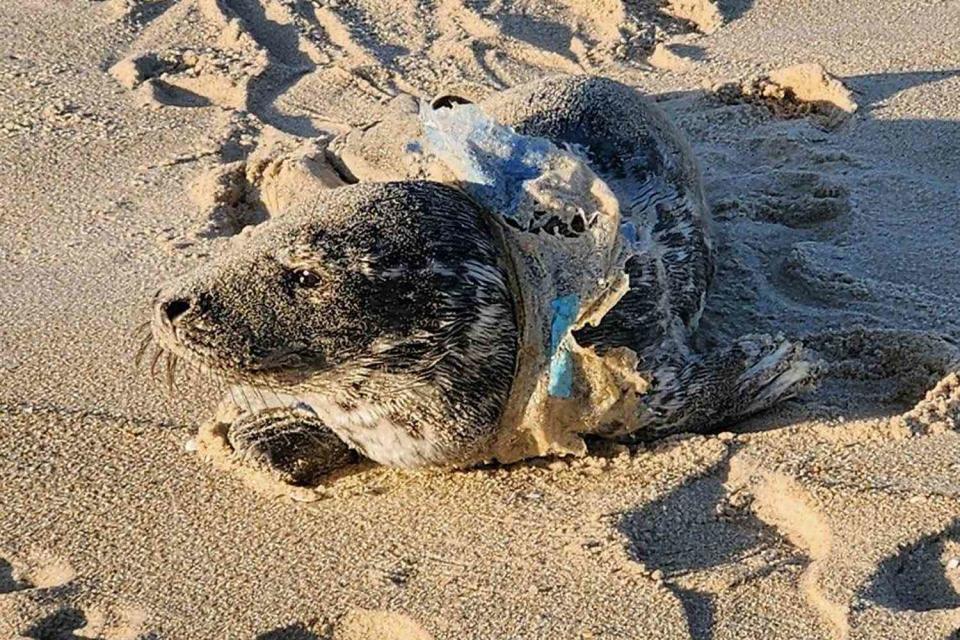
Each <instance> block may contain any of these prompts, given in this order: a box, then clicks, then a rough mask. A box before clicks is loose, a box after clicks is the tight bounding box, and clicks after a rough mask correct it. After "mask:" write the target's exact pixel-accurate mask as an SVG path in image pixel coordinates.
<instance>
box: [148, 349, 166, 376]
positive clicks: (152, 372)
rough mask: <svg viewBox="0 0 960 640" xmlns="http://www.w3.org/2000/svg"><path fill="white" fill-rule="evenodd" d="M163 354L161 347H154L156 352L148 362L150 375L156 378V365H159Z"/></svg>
mask: <svg viewBox="0 0 960 640" xmlns="http://www.w3.org/2000/svg"><path fill="white" fill-rule="evenodd" d="M163 354H164V350H163V349H162V348H161V347H156V351H155V352H154V353H153V358H151V360H150V375H151V376H154V377H156V375H157V372H158V364H159V363H160V357H161V356H162V355H163Z"/></svg>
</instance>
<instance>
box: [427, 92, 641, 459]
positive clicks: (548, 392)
mask: <svg viewBox="0 0 960 640" xmlns="http://www.w3.org/2000/svg"><path fill="white" fill-rule="evenodd" d="M420 119H421V137H420V139H419V140H412V141H410V143H409V144H408V149H411V150H415V151H416V153H422V154H424V155H425V156H427V157H428V158H429V163H430V164H432V165H434V166H433V168H432V170H431V171H430V173H431V175H433V176H443V177H444V179H446V180H448V181H450V182H453V183H455V184H457V185H458V186H459V187H460V188H461V189H463V190H464V191H465V192H466V193H468V194H469V195H470V196H471V197H472V198H474V199H475V200H476V201H477V202H478V203H480V204H481V205H483V206H484V207H485V209H486V210H487V211H489V212H490V213H491V214H492V216H493V217H494V219H495V220H496V221H497V222H498V223H499V224H497V225H496V228H497V229H498V230H499V233H500V234H501V235H502V239H503V242H504V245H505V246H506V247H507V252H508V254H509V259H510V262H511V266H512V267H513V269H512V270H513V274H512V275H513V286H514V293H515V295H516V298H517V300H518V301H519V305H520V307H521V313H520V314H519V315H520V318H521V344H520V353H519V362H518V366H517V371H516V377H515V380H514V384H513V388H512V390H511V396H510V399H509V401H508V405H507V407H506V409H505V411H504V415H503V417H502V424H501V429H500V433H501V437H500V440H499V442H498V443H497V444H496V445H495V447H494V451H493V453H494V456H493V457H495V458H497V459H498V460H500V461H504V462H508V461H513V460H519V459H522V458H527V457H531V456H538V455H547V454H560V455H562V454H580V453H583V452H584V451H585V446H584V443H583V440H582V437H581V435H582V434H587V433H601V432H602V433H611V432H620V433H622V432H626V431H629V430H630V424H631V423H633V422H636V420H637V416H638V412H640V411H643V408H642V396H643V394H644V393H645V392H646V390H647V388H648V383H647V381H646V380H644V379H643V378H642V377H641V376H640V375H639V374H638V373H637V371H636V367H637V356H636V354H635V353H633V352H632V351H630V350H629V349H626V348H618V349H611V350H609V351H607V352H605V353H604V354H603V355H602V356H601V355H599V354H598V353H596V351H595V350H594V349H593V348H592V347H591V348H584V347H581V346H580V345H579V344H577V342H576V339H575V337H574V332H575V331H576V330H577V329H579V328H581V327H583V326H585V325H586V324H592V325H596V324H598V323H599V322H600V320H601V319H602V318H603V316H604V315H605V314H606V313H607V312H608V311H609V310H610V309H612V308H613V307H614V306H615V305H616V303H617V302H618V301H619V300H620V298H621V297H622V296H623V294H624V293H626V291H627V290H628V289H629V279H628V277H627V275H626V272H625V269H624V265H625V263H626V260H627V258H628V257H629V256H630V252H631V251H632V250H633V247H635V246H636V245H637V229H634V228H632V225H629V224H628V225H626V226H625V227H624V228H621V224H620V208H619V205H618V202H617V199H616V197H615V196H614V194H613V192H612V191H611V190H610V188H609V187H608V186H607V184H606V183H605V182H604V181H603V180H602V179H601V178H600V177H599V176H598V175H597V174H596V173H594V172H593V170H592V169H590V167H589V166H588V165H587V164H586V162H584V161H583V160H582V159H581V158H579V157H578V156H576V155H574V154H573V153H570V152H569V151H566V150H564V149H561V148H559V147H557V146H556V145H554V144H553V143H552V142H550V141H549V140H547V139H545V138H537V137H532V136H523V135H520V134H518V133H516V132H515V131H513V130H512V129H510V128H509V127H505V126H502V125H500V124H498V123H496V122H494V121H493V120H491V119H490V118H488V117H487V116H486V115H485V114H484V113H483V111H482V110H481V109H480V108H479V107H478V106H476V105H456V106H454V107H452V108H448V109H431V108H429V107H428V106H426V105H421V109H420ZM437 165H440V166H439V167H438V166H437Z"/></svg>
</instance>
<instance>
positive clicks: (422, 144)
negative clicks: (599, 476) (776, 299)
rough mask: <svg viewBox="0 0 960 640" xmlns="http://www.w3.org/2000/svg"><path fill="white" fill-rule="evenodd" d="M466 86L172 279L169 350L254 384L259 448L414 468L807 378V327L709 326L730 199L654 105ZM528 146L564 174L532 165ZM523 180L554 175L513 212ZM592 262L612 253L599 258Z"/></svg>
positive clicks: (657, 416)
mask: <svg viewBox="0 0 960 640" xmlns="http://www.w3.org/2000/svg"><path fill="white" fill-rule="evenodd" d="M469 103H470V101H469V100H467V99H464V98H459V97H456V96H444V97H443V98H442V99H437V100H435V101H434V102H433V103H432V104H430V103H426V102H423V103H418V102H417V101H415V100H412V99H401V100H398V101H396V102H395V104H394V105H392V106H391V110H390V111H389V113H388V114H387V116H386V117H384V118H383V119H382V120H380V121H377V122H374V123H371V124H370V125H368V126H365V127H361V128H358V129H355V130H352V131H349V132H348V133H346V134H344V135H343V136H341V137H340V138H338V139H336V140H335V141H334V142H333V143H332V144H331V145H330V147H329V148H328V159H329V160H330V162H331V164H332V165H333V166H334V167H335V168H336V170H337V172H338V173H339V174H340V175H341V176H343V177H344V178H345V181H346V182H349V183H355V184H349V185H347V186H342V187H338V188H334V189H326V190H318V191H315V192H311V195H310V196H309V197H305V198H303V199H302V201H300V202H297V203H296V204H295V205H292V206H291V207H290V208H289V210H287V211H284V212H283V215H282V216H277V217H275V218H272V219H271V220H269V221H267V222H266V223H263V224H261V225H259V226H257V227H256V228H254V229H253V230H252V232H251V233H249V234H244V236H246V237H244V238H243V239H242V241H240V242H237V243H236V244H235V246H232V247H230V249H228V250H227V252H226V253H224V254H223V255H221V256H219V257H218V258H217V259H215V260H214V261H212V262H210V263H209V264H206V265H204V266H202V267H201V268H200V269H198V270H197V271H196V272H195V273H193V274H190V275H188V276H186V277H184V278H182V279H181V280H179V281H177V282H174V283H171V284H170V285H168V286H166V287H164V288H163V289H162V290H161V291H160V292H159V293H158V294H157V296H156V299H155V304H154V313H153V318H152V325H151V327H152V333H153V335H154V338H155V340H156V342H157V343H158V344H159V345H160V346H161V348H162V349H163V350H165V351H167V352H168V353H170V354H172V356H174V357H177V358H182V359H184V360H187V361H189V362H192V363H194V364H195V365H197V366H199V367H200V368H202V369H203V370H205V371H209V372H211V373H213V374H215V375H217V376H218V377H220V378H223V379H225V380H227V381H228V382H229V383H230V384H232V385H233V387H232V389H231V392H230V393H229V394H228V397H227V398H225V399H224V403H226V404H229V405H231V406H233V407H234V408H235V409H237V410H238V411H237V412H236V413H237V414H238V417H237V418H236V419H235V420H234V421H233V423H232V424H231V426H230V428H229V432H228V434H227V437H228V440H229V442H230V444H231V446H232V447H233V448H234V451H235V452H236V455H237V456H238V457H239V458H241V459H243V460H244V461H246V462H247V463H248V464H250V465H252V466H255V467H257V468H259V469H262V470H266V471H268V472H270V473H272V474H273V475H274V476H275V477H277V478H278V479H281V480H283V481H286V482H291V483H304V482H310V481H312V480H313V479H315V478H316V477H318V476H319V475H322V474H324V473H327V472H329V471H331V470H333V469H335V468H337V467H339V466H342V465H344V464H346V463H348V462H349V461H350V460H351V459H352V456H353V455H354V454H353V452H358V453H359V454H362V455H363V456H365V457H367V458H370V459H372V460H374V461H376V462H378V463H381V464H385V465H390V466H397V467H422V466H428V465H440V466H468V465H472V464H476V463H478V462H482V461H487V460H492V459H497V460H501V461H508V460H514V459H519V458H523V457H527V456H531V455H542V454H545V453H577V452H580V451H582V449H581V448H578V443H579V444H580V445H582V440H581V438H580V436H581V435H583V434H596V435H601V436H607V437H614V438H619V439H649V438H657V437H662V436H665V435H669V434H672V433H678V432H683V431H699V432H703V431H709V430H711V429H716V428H717V427H719V426H721V425H723V424H726V423H729V422H732V421H735V420H738V419H740V418H742V417H744V416H747V415H750V414H752V413H755V412H757V411H761V410H763V409H765V408H767V407H769V406H771V405H772V404H774V403H776V402H777V401H779V400H781V399H783V398H786V397H790V396H792V395H795V394H797V393H799V392H800V391H802V390H804V389H806V388H808V387H809V386H810V384H811V383H812V381H813V380H814V378H815V373H816V364H815V362H814V361H812V360H811V359H810V358H809V356H808V355H807V354H806V352H805V351H804V349H803V347H802V345H800V344H799V343H794V342H790V341H787V340H783V339H777V338H773V337H770V336H745V337H743V338H741V339H739V340H737V341H735V342H734V344H732V345H729V346H727V347H725V348H722V349H719V350H716V351H711V352H707V353H697V352H696V351H694V349H693V348H692V347H691V338H692V336H693V334H694V332H695V331H696V329H697V325H698V322H699V319H700V316H701V314H702V312H703V308H704V304H705V300H706V293H707V290H708V287H709V284H710V281H711V279H712V277H713V273H714V266H713V264H714V263H713V246H712V240H711V234H710V228H709V216H708V211H707V206H706V204H705V200H704V196H703V190H702V187H701V181H700V175H699V171H698V169H697V165H696V163H695V161H694V159H693V155H692V153H691V151H690V149H689V147H688V146H687V144H686V143H685V141H684V140H683V137H682V136H681V135H680V134H679V132H678V131H676V129H674V128H673V126H672V125H671V124H670V122H669V121H668V119H667V118H666V117H665V116H664V115H663V114H662V113H661V112H660V111H659V110H658V109H657V108H656V107H655V105H653V104H652V103H651V102H649V101H648V100H647V99H645V98H644V97H643V96H641V95H640V94H639V93H638V92H637V91H635V90H633V89H631V88H629V87H626V86H624V85H622V84H619V83H617V82H614V81H612V80H608V79H604V78H597V77H591V76H573V77H570V76H563V77H556V78H548V79H544V80H540V81H536V82H533V83H530V84H527V85H523V86H519V87H516V88H513V89H510V90H507V91H504V92H502V93H499V94H494V95H492V96H490V97H488V98H486V99H484V100H482V101H480V103H479V104H478V105H471V104H469ZM470 109H472V110H473V111H468V110H470ZM447 112H449V113H447ZM456 114H466V115H465V116H464V117H461V118H460V120H456V119H454V120H451V119H450V118H451V117H454V116H456ZM479 114H483V117H484V118H489V121H486V120H482V119H481V120H480V122H481V128H482V130H483V132H484V133H485V134H489V135H493V136H494V137H495V138H496V139H497V140H498V141H500V142H502V143H503V144H504V145H506V146H507V147H508V148H509V149H513V148H522V149H523V153H524V154H525V155H523V156H522V157H520V156H517V157H514V156H509V157H505V158H500V159H498V158H497V157H496V154H497V151H496V150H493V151H487V150H483V149H480V150H479V151H478V150H477V145H478V144H480V145H482V143H483V142H482V140H480V141H479V142H478V141H477V140H479V139H477V140H475V139H472V138H471V137H470V136H471V135H472V133H471V131H472V130H470V129H469V128H468V129H463V127H464V126H467V127H469V126H471V122H475V120H470V118H474V119H475V118H480V117H481V116H480V115H479ZM457 117H460V116H457ZM464 118H467V119H464ZM465 123H466V124H465ZM444 127H453V129H450V130H449V131H447V133H449V132H450V131H452V132H453V133H454V134H455V135H446V136H444V135H443V134H444ZM457 127H460V129H457ZM461 130H462V131H465V133H463V135H460V133H461ZM438 132H439V134H438ZM497 136H499V137H497ZM511 144H514V147H510V145H511ZM501 146H503V145H501ZM464 149H465V151H464ZM450 153H453V154H454V155H456V154H458V153H466V154H468V155H470V154H472V160H473V161H477V160H478V159H479V161H480V162H481V164H482V163H483V162H486V163H487V164H486V165H483V166H482V167H480V169H484V168H489V167H490V166H495V168H497V169H498V170H501V171H506V172H507V173H510V172H513V173H510V175H507V174H503V173H502V174H501V175H507V178H505V179H503V180H500V181H498V182H496V183H495V184H493V188H490V189H488V188H486V187H490V185H489V184H487V185H483V184H481V183H482V182H483V179H484V176H483V175H482V173H480V174H478V165H476V163H475V162H474V164H470V163H466V164H464V165H463V166H461V164H462V163H460V164H457V163H454V164H456V165H457V166H453V165H452V164H451V163H449V162H447V163H446V165H444V163H442V162H441V163H438V162H437V158H438V157H439V158H444V157H446V156H445V154H446V155H447V156H449V154H450ZM509 153H513V151H509V150H508V154H509ZM531 157H533V158H535V160H536V161H539V162H540V163H541V164H543V163H549V164H551V166H552V167H554V172H553V174H552V175H550V176H547V177H546V178H543V179H542V180H541V178H542V177H543V176H540V177H535V176H536V175H539V174H536V171H534V172H532V173H531V172H530V171H528V170H529V169H530V168H531V167H532V166H533V165H531V164H530V162H533V161H531V160H530V158H531ZM491 158H493V162H494V165H491V164H490V162H491V160H490V159H491ZM497 163H499V164H497ZM525 163H526V164H525ZM514 174H516V175H514ZM558 175H562V177H563V180H559V182H560V183H563V184H561V186H560V187H559V189H560V190H559V191H558V190H557V188H556V187H555V184H556V183H557V182H558V180H557V179H556V178H557V176H558ZM514 178H516V179H514ZM538 180H539V182H537V181H538ZM504 181H506V182H511V181H512V182H511V184H514V185H515V186H516V185H520V186H516V188H517V189H523V188H526V189H527V190H528V191H529V190H530V189H531V187H530V185H531V184H535V185H537V186H536V190H537V193H540V194H541V195H542V194H544V193H545V194H546V195H545V196H543V197H542V198H541V200H540V201H538V202H533V203H532V204H529V203H528V205H527V208H528V209H529V213H530V215H528V216H527V217H526V218H524V217H523V216H520V215H516V214H514V213H510V212H508V213H505V212H504V211H503V210H504V209H505V208H511V209H516V208H517V207H521V205H518V204H517V203H518V202H520V201H521V200H523V198H525V197H527V196H528V195H529V194H527V193H525V192H523V193H522V192H521V191H517V192H516V193H515V194H513V195H510V193H507V196H508V198H512V199H511V200H510V202H509V203H507V201H506V200H504V199H503V196H504V189H506V190H507V192H509V188H507V187H503V184H502V183H503V182H504ZM564 181H566V182H564ZM564 185H566V186H564ZM571 185H573V186H571ZM563 189H567V191H568V192H570V191H571V190H572V192H573V196H572V198H571V197H568V196H569V195H570V194H569V193H566V192H563ZM578 190H579V192H587V191H588V192H589V197H586V196H585V198H586V200H590V202H589V203H588V205H583V206H587V209H589V210H590V211H594V210H596V211H598V212H599V213H592V214H589V212H587V214H585V213H584V209H583V206H582V203H580V201H579V200H578V199H577V198H578V197H579V196H578V195H577V193H578ZM514 196H515V197H514ZM528 199H529V198H528ZM581 200H582V198H581ZM558 202H559V204H557V203H558ZM571 202H572V203H573V204H572V205H571ZM545 203H546V204H545ZM605 203H613V204H612V207H611V206H609V205H608V204H605ZM574 205H575V206H574ZM551 206H555V207H556V211H559V212H560V213H557V214H556V215H554V214H551V213H549V212H547V213H545V212H544V207H547V208H549V207H551ZM521 208H522V207H521ZM574 210H575V212H574V213H570V211H574ZM604 211H607V212H608V214H607V215H601V214H602V213H603V212H604ZM588 214H589V215H588ZM611 229H612V231H611ZM570 247H574V249H570ZM585 251H587V252H588V253H584V252H585ZM564 252H566V253H564ZM546 254H550V255H549V256H548V257H546V258H544V257H543V256H544V255H546ZM595 255H599V256H601V259H597V260H595V259H594V257H595ZM581 263H583V264H587V265H594V266H596V265H600V266H597V271H596V273H594V272H592V271H589V269H587V271H588V273H587V275H586V276H578V275H577V274H576V273H574V270H573V269H572V266H571V265H573V266H576V265H578V264H581ZM555 272H556V273H560V275H556V273H555ZM611 274H612V275H611ZM578 277H579V280H578V279H577V278H578ZM531 282H532V283H533V284H532V285H531V284H530V283H531ZM541 287H542V288H543V289H545V290H547V289H549V291H550V292H551V293H550V295H549V296H548V297H547V298H544V297H543V296H539V295H538V292H537V289H538V288H541ZM578 287H579V288H578ZM584 292H586V294H585V293H584ZM551 296H552V297H551ZM588 302H589V304H588ZM611 390H612V391H611ZM625 398H629V401H627V400H626V399H625ZM603 403H606V404H604V406H603V409H602V410H599V409H595V408H593V409H591V407H594V406H595V405H599V404H603ZM535 422H537V423H550V424H554V423H555V424H558V425H560V427H558V428H553V427H551V429H552V431H551V429H547V428H545V427H543V426H542V425H541V426H540V427H531V426H530V425H531V424H533V423H535ZM561 432H562V433H561ZM558 434H559V435H558ZM569 434H574V437H572V438H570V437H568V436H569Z"/></svg>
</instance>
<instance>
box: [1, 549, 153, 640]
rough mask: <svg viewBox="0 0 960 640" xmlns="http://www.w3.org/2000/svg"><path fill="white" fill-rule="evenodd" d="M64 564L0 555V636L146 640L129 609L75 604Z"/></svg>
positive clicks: (45, 557)
mask: <svg viewBox="0 0 960 640" xmlns="http://www.w3.org/2000/svg"><path fill="white" fill-rule="evenodd" d="M75 579H76V573H75V572H74V570H73V568H72V567H71V566H70V564H69V563H68V562H66V561H65V560H62V559H59V558H56V557H54V556H51V555H49V554H44V553H37V554H32V555H30V556H27V557H24V558H20V557H18V556H15V555H13V554H9V553H5V552H3V551H0V637H3V638H11V639H13V640H25V639H31V640H81V639H87V640H90V639H95V640H149V639H151V638H155V636H154V635H153V634H150V633H145V632H144V631H143V626H144V622H145V620H146V614H145V613H144V612H143V611H141V610H139V609H136V608H133V607H122V606H98V605H91V606H87V605H86V604H81V602H80V601H79V600H80V598H78V597H77V596H78V591H79V589H78V585H77V583H76V582H75Z"/></svg>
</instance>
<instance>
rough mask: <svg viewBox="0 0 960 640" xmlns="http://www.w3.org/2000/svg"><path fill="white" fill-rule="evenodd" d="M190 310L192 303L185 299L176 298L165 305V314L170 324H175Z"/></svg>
mask: <svg viewBox="0 0 960 640" xmlns="http://www.w3.org/2000/svg"><path fill="white" fill-rule="evenodd" d="M189 309H190V303H189V302H187V301H186V300H184V299H183V298H176V299H174V300H169V301H167V302H164V303H163V313H164V314H166V316H167V320H169V321H170V322H174V321H175V320H176V319H177V318H179V317H180V316H182V315H183V314H185V313H186V312H187V311H188V310H189Z"/></svg>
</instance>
